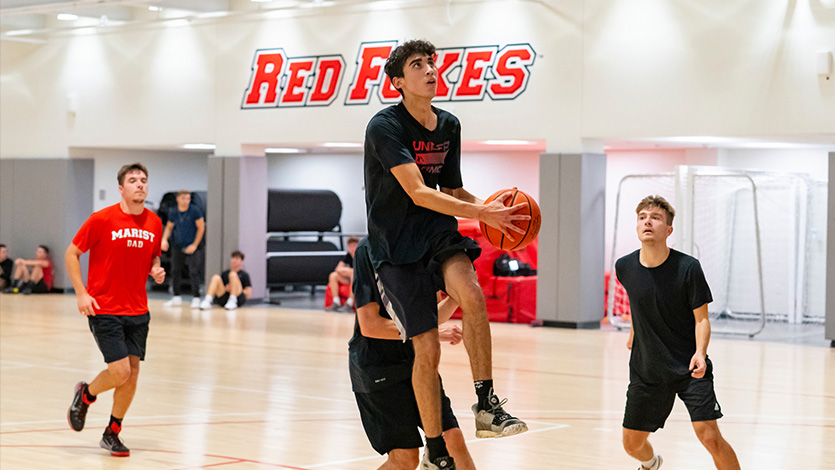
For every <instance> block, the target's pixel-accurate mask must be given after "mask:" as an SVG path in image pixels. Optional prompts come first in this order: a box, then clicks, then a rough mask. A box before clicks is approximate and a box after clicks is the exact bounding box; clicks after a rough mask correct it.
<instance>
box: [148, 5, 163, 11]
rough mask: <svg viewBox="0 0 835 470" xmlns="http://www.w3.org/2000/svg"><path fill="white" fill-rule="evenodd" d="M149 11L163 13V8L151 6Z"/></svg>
mask: <svg viewBox="0 0 835 470" xmlns="http://www.w3.org/2000/svg"><path fill="white" fill-rule="evenodd" d="M148 9H149V10H151V11H162V7H158V6H156V5H149V6H148Z"/></svg>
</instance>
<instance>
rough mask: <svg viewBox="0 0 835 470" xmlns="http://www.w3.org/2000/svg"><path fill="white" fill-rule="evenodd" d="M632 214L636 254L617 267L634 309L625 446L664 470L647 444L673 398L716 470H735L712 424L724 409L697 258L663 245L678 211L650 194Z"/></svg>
mask: <svg viewBox="0 0 835 470" xmlns="http://www.w3.org/2000/svg"><path fill="white" fill-rule="evenodd" d="M635 212H637V213H638V224H637V231H638V239H639V240H640V241H641V249H640V250H637V251H635V252H632V253H630V254H628V255H626V256H624V257H623V258H620V259H619V260H618V261H617V263H616V264H615V269H616V273H617V276H618V280H619V281H620V282H621V284H623V287H624V288H625V289H626V293H627V295H629V305H630V307H631V309H632V330H631V332H630V334H629V341H628V342H627V347H628V348H629V349H631V350H632V354H631V357H630V359H629V389H628V390H627V392H626V411H625V412H624V418H623V448H624V449H625V450H626V453H628V454H629V455H630V456H632V457H634V458H635V459H638V460H640V461H641V467H640V468H639V470H641V469H650V470H657V469H659V468H661V464H662V463H663V460H662V459H661V456H660V455H656V454H655V451H654V450H653V448H652V445H650V443H649V441H648V438H649V434H650V433H652V432H655V431H656V430H658V428H662V427H664V422H665V421H666V420H667V417H668V416H669V415H670V412H671V411H672V409H673V403H674V402H675V397H676V395H678V396H679V398H681V400H682V401H683V402H684V404H685V405H686V406H687V411H688V412H689V413H690V420H691V421H692V423H693V429H694V430H695V431H696V436H698V438H699V441H701V443H702V445H704V447H705V448H706V449H707V450H708V452H710V455H711V456H712V457H713V461H714V463H715V464H716V468H717V469H719V470H738V469H739V461H738V460H737V457H736V453H735V452H734V450H733V448H732V447H731V445H730V444H728V442H727V441H726V440H725V439H724V438H723V437H722V434H721V433H720V432H719V426H718V424H717V423H716V420H717V419H719V418H721V417H722V411H721V408H720V406H719V402H718V401H716V394H715V392H714V388H713V364H712V363H711V361H710V359H709V358H708V357H707V345H708V343H709V342H710V321H709V319H708V311H707V304H708V303H710V302H711V301H713V297H712V295H711V293H710V288H709V287H708V285H707V281H705V276H704V273H703V272H702V267H701V265H700V264H699V261H698V260H696V259H695V258H693V257H691V256H688V255H686V254H684V253H681V252H679V251H676V250H672V249H670V248H668V247H667V237H669V236H670V234H672V233H673V217H674V216H675V210H674V209H673V208H672V206H671V205H670V204H669V203H668V202H667V201H666V200H665V199H664V198H663V197H661V196H647V197H646V198H644V199H643V200H642V201H641V202H640V204H638V207H637V208H636V209H635Z"/></svg>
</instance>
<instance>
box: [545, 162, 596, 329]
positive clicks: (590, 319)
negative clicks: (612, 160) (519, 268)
mask: <svg viewBox="0 0 835 470" xmlns="http://www.w3.org/2000/svg"><path fill="white" fill-rule="evenodd" d="M605 191H606V156H605V155H598V154H544V155H542V156H541V157H540V199H541V201H540V206H541V207H542V229H541V231H540V245H539V246H540V251H539V262H538V275H539V277H538V285H537V319H538V320H540V321H542V322H543V323H544V324H545V325H548V326H559V327H567V328H598V327H599V322H600V320H601V319H602V318H603V288H604V286H603V271H604V260H603V258H604V246H603V240H604V222H605V217H604V215H605V214H604V211H605Z"/></svg>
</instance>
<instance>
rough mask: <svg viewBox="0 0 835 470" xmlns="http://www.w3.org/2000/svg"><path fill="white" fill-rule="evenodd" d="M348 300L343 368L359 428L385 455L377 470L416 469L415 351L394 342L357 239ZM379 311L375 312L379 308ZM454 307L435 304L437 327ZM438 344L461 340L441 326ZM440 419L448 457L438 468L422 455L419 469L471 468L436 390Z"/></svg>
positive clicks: (393, 328) (449, 302)
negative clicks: (352, 312) (353, 312)
mask: <svg viewBox="0 0 835 470" xmlns="http://www.w3.org/2000/svg"><path fill="white" fill-rule="evenodd" d="M353 288H354V299H355V301H356V305H357V307H358V308H357V317H356V323H355V325H354V336H353V338H351V341H350V342H349V346H348V349H349V357H350V361H349V368H350V372H351V382H352V384H353V389H354V394H355V395H356V399H357V406H358V407H359V410H360V416H361V417H362V425H363V427H364V428H365V433H366V435H367V436H368V440H369V441H371V446H372V447H374V450H376V451H377V452H379V453H380V454H381V455H382V454H388V460H387V461H386V462H385V463H384V464H383V465H382V466H381V467H380V469H379V470H395V469H397V470H401V469H402V470H407V469H408V470H413V469H415V468H416V467H417V465H418V459H419V448H420V447H422V446H423V441H422V439H421V437H420V433H419V432H418V427H420V426H421V422H420V413H419V412H418V406H417V400H416V399H415V392H414V389H413V388H412V366H413V363H414V359H415V351H414V348H413V347H412V343H411V341H406V342H403V341H402V340H401V339H400V333H399V332H398V329H397V325H396V324H395V323H394V321H392V320H391V316H390V315H388V314H387V311H386V308H391V306H390V304H389V305H386V302H385V299H384V298H381V296H380V293H379V291H378V289H377V280H376V274H375V273H374V268H373V266H372V264H371V258H370V257H369V253H368V241H367V239H363V240H362V241H361V242H360V243H359V245H358V246H357V250H356V253H355V255H354V284H353ZM381 306H382V307H383V309H381V308H380V307H381ZM456 307H457V304H456V303H455V302H454V300H453V299H452V298H450V297H447V298H446V299H444V300H443V301H441V303H440V304H439V305H438V322H439V323H443V322H445V321H446V320H448V319H449V318H450V317H451V316H452V313H453V312H454V311H455V309H456ZM439 330H440V331H439V334H440V338H441V341H449V342H450V343H451V344H457V343H459V342H460V341H461V339H462V333H461V329H460V328H459V327H458V326H457V325H455V326H452V325H441V327H440V328H439ZM441 419H442V424H443V429H444V438H445V439H446V443H447V446H448V449H449V452H450V454H451V457H452V458H450V457H446V459H448V461H444V462H442V463H441V464H442V465H443V464H445V463H446V465H444V466H443V467H439V466H438V465H437V464H438V462H435V464H430V463H429V462H428V461H427V458H426V456H427V454H426V453H424V459H423V462H422V463H421V469H432V470H434V469H436V468H443V469H444V470H452V469H455V468H456V465H457V468H458V469H459V470H470V469H473V470H474V469H475V464H474V463H473V460H472V457H470V454H469V452H468V451H467V446H466V444H465V443H464V435H463V433H462V432H461V430H460V429H459V428H458V420H457V419H456V418H455V415H454V414H453V413H452V407H451V405H450V401H449V398H447V397H446V395H444V391H443V387H442V388H441Z"/></svg>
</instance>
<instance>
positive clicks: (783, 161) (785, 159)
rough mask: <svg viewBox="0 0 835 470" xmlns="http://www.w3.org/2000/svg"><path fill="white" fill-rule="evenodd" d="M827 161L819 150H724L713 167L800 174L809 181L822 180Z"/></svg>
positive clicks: (825, 174)
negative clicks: (805, 176)
mask: <svg viewBox="0 0 835 470" xmlns="http://www.w3.org/2000/svg"><path fill="white" fill-rule="evenodd" d="M833 119H835V117H833ZM828 160H829V153H828V152H827V151H826V150H823V149H768V150H762V149H728V150H725V151H723V152H721V153H720V154H719V158H718V162H717V164H718V165H719V166H722V167H727V168H737V169H743V170H759V171H787V172H791V173H802V174H804V175H807V176H808V177H809V178H811V179H813V180H817V181H826V179H827V177H828V176H827V175H828V171H829V163H828Z"/></svg>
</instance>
